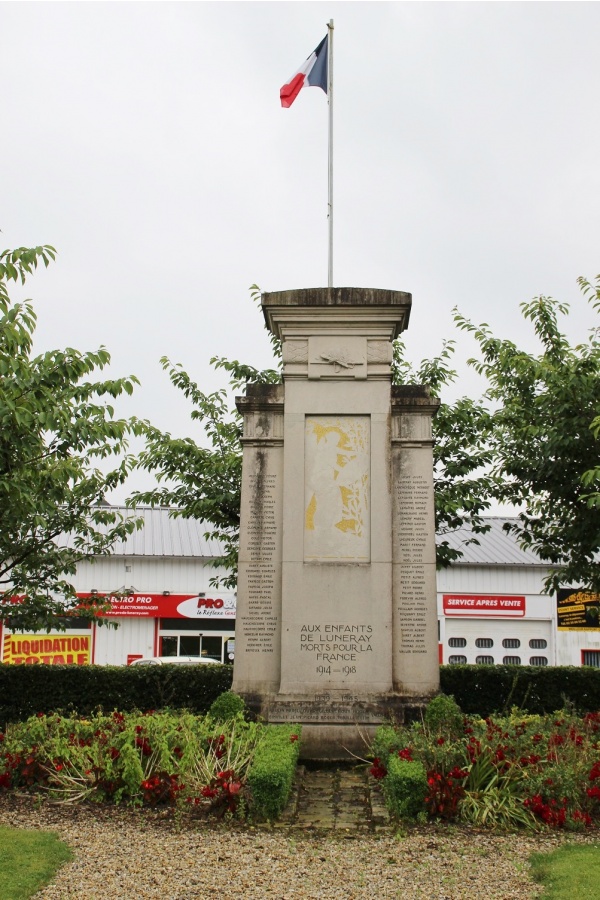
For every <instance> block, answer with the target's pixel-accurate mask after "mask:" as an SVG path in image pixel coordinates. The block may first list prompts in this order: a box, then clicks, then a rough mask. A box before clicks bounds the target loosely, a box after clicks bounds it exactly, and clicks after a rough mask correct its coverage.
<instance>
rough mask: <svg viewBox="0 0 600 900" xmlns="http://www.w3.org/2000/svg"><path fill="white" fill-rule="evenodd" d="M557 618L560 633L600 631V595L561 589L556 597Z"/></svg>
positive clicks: (575, 589)
mask: <svg viewBox="0 0 600 900" xmlns="http://www.w3.org/2000/svg"><path fill="white" fill-rule="evenodd" d="M556 618H557V628H558V630H559V631H598V630H600V594H592V593H590V592H589V591H580V590H579V589H578V588H561V589H560V590H559V591H558V593H557V596H556Z"/></svg>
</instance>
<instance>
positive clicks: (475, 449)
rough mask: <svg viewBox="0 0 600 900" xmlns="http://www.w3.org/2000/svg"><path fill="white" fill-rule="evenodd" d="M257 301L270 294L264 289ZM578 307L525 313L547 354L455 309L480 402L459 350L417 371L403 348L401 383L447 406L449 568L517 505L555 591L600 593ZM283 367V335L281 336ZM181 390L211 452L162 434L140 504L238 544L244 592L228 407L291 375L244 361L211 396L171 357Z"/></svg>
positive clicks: (596, 477) (399, 351)
mask: <svg viewBox="0 0 600 900" xmlns="http://www.w3.org/2000/svg"><path fill="white" fill-rule="evenodd" d="M579 283H580V285H581V287H582V289H583V292H584V294H586V295H587V296H588V298H589V299H590V300H591V302H592V305H593V306H594V308H595V309H596V310H600V276H599V277H598V279H597V280H596V284H595V285H592V284H590V283H588V282H587V281H585V280H584V279H580V280H579ZM251 290H252V293H253V298H254V299H255V300H258V299H259V298H260V292H259V291H258V289H257V288H256V286H253V288H252V289H251ZM567 311H568V308H567V306H566V305H564V304H560V303H557V302H556V301H555V300H552V299H550V298H547V297H538V298H536V299H534V300H532V301H530V302H528V303H523V304H522V305H521V312H522V315H523V318H524V320H525V322H526V323H531V324H532V325H533V328H534V331H535V334H536V335H537V338H538V340H539V342H540V346H541V352H540V353H539V354H538V355H536V354H529V353H526V352H525V351H523V350H521V349H519V348H518V346H517V345H516V344H515V343H514V342H512V341H509V340H505V339H501V338H498V337H496V335H495V334H494V332H493V331H492V329H491V328H490V327H489V326H488V325H487V324H483V325H479V326H476V325H473V324H472V323H471V322H470V321H469V320H468V319H466V318H464V317H463V316H461V315H460V314H459V313H458V312H456V313H455V321H456V324H457V326H458V328H459V329H461V330H463V331H467V332H469V333H470V334H471V335H472V336H473V337H474V338H475V341H476V343H477V345H478V350H479V357H478V358H476V359H471V360H469V362H470V364H471V365H472V366H473V367H474V368H475V369H476V371H477V372H478V373H479V374H480V375H481V376H482V377H483V378H484V379H485V380H486V381H487V390H486V391H485V393H484V395H483V397H482V398H481V399H480V400H477V401H476V400H473V399H471V398H469V397H460V398H459V399H457V400H455V401H453V402H449V401H448V400H447V399H445V398H446V396H447V394H448V392H449V388H450V386H451V385H452V384H453V383H454V382H455V381H456V378H457V374H456V371H455V370H454V369H453V368H452V358H453V354H454V353H455V349H456V348H455V342H454V341H446V342H445V343H444V345H443V347H442V350H441V352H440V353H439V354H438V355H437V356H435V357H433V358H432V359H429V360H427V359H425V360H422V361H421V362H420V363H419V364H418V365H416V366H414V365H411V363H410V362H409V361H408V360H407V358H406V348H405V345H404V343H403V341H401V340H399V341H396V342H395V345H394V359H393V364H392V381H393V383H395V384H425V385H428V386H429V388H430V391H431V393H432V395H433V396H435V397H440V398H441V399H442V402H441V405H440V408H439V412H438V414H437V416H436V417H435V419H434V421H433V436H434V484H435V504H436V530H437V533H438V536H439V537H440V539H439V540H438V550H437V553H438V558H437V561H438V565H439V566H446V565H449V564H450V563H452V562H453V561H455V560H456V559H459V558H460V557H461V556H462V551H461V550H458V549H456V548H453V547H451V546H450V544H449V542H448V541H447V540H446V539H445V538H444V535H447V534H448V533H450V532H453V531H456V530H457V529H460V528H465V526H466V530H465V534H466V535H467V537H465V543H468V542H469V541H477V534H478V533H482V532H484V531H486V530H487V527H488V526H487V525H486V520H485V513H486V512H489V510H490V506H491V504H492V502H499V503H502V504H509V505H512V506H514V507H516V509H517V511H518V519H517V521H516V522H515V523H513V524H512V525H510V526H508V527H510V528H511V529H512V530H513V531H514V533H515V534H516V536H517V538H518V540H519V541H520V543H521V544H522V545H523V546H527V547H530V548H531V549H532V550H534V551H535V552H536V553H537V554H538V555H539V557H540V559H541V560H542V561H544V562H547V563H549V564H550V565H551V566H552V567H553V570H552V573H551V576H550V577H549V579H548V582H547V589H549V590H554V589H556V588H557V587H558V585H559V584H576V585H580V586H582V587H590V588H592V589H594V590H599V589H600V574H599V571H598V553H599V550H600V520H599V518H598V513H597V508H598V506H600V465H598V460H599V452H598V451H599V447H600V443H599V438H600V339H599V336H598V335H599V330H598V329H596V330H594V331H592V332H591V334H590V336H589V339H588V340H587V341H586V342H584V343H581V344H577V345H575V346H571V345H570V343H569V342H568V340H567V338H566V337H565V335H564V334H563V333H562V332H561V330H560V328H559V316H561V315H565V314H566V313H567ZM271 343H272V345H273V350H274V355H275V357H276V358H277V360H278V363H279V365H280V360H281V353H280V347H279V344H278V342H277V339H276V338H274V337H273V336H271ZM162 362H163V366H164V368H165V369H166V370H167V371H168V372H169V377H170V379H171V382H172V383H173V384H174V385H175V387H177V388H179V389H180V390H182V391H183V392H184V394H185V396H186V397H187V398H188V399H190V400H191V402H192V404H193V406H194V409H193V411H192V414H191V415H192V419H194V420H195V421H197V422H199V423H200V424H202V425H203V426H204V428H205V431H206V435H207V438H208V443H209V446H208V447H199V446H197V444H196V442H195V441H194V440H192V439H190V438H188V439H184V440H178V439H175V438H172V437H171V435H168V434H167V435H165V434H162V433H161V432H160V431H159V430H158V429H151V430H150V432H149V441H148V444H147V447H146V450H145V452H144V453H143V454H142V458H141V464H142V466H143V467H144V468H145V469H147V470H148V471H153V472H154V473H155V474H156V475H157V477H158V478H159V480H160V481H161V484H160V486H159V487H157V488H156V489H155V490H154V491H146V492H143V493H138V494H137V495H135V499H136V500H137V501H138V502H146V503H150V504H162V505H168V506H173V507H176V510H175V514H176V515H182V516H185V517H194V518H200V519H203V520H205V521H206V522H208V523H210V524H211V526H212V527H211V530H210V531H208V532H207V537H211V538H216V539H218V540H219V541H220V542H221V543H222V546H223V547H224V553H223V556H222V557H220V558H219V559H218V560H216V564H219V565H225V566H226V567H228V569H229V571H230V575H229V578H228V579H227V582H228V583H229V584H230V585H233V584H234V583H235V575H236V566H237V544H238V536H239V505H240V486H241V442H240V438H241V435H242V422H241V419H240V417H239V414H238V413H237V410H236V409H235V408H234V407H233V406H232V405H231V404H230V403H229V402H228V397H229V396H230V394H231V392H232V391H233V392H235V391H238V390H240V389H242V388H243V387H244V386H245V384H246V383H248V382H263V383H265V382H266V383H275V382H277V381H279V380H280V379H281V373H280V368H278V369H267V370H265V371H259V370H257V369H254V368H253V367H251V366H246V365H243V364H241V363H240V362H238V361H235V360H234V361H228V360H226V359H222V358H214V359H212V360H211V363H212V364H213V365H214V366H215V368H217V369H223V370H224V371H225V372H226V373H227V375H228V376H229V390H226V389H223V390H220V391H217V392H215V393H214V394H204V393H203V392H202V391H201V390H200V389H199V388H198V386H197V385H196V384H195V383H194V382H193V381H192V380H191V379H190V378H189V376H188V375H187V374H186V373H185V371H184V370H183V369H182V367H181V366H173V365H172V364H171V363H170V362H169V361H168V360H167V359H163V361H162Z"/></svg>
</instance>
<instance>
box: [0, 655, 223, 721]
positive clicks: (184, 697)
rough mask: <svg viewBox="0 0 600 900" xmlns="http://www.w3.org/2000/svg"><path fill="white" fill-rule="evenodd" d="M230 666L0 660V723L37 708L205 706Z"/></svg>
mask: <svg viewBox="0 0 600 900" xmlns="http://www.w3.org/2000/svg"><path fill="white" fill-rule="evenodd" d="M232 678H233V667H232V666H169V665H164V666H46V665H34V666H15V665H9V664H1V663H0V728H2V727H3V726H4V725H6V723H7V722H22V721H25V719H28V718H29V716H32V715H35V714H36V713H52V712H64V713H70V712H76V713H77V714H78V715H80V716H83V717H85V716H89V715H91V714H92V713H93V712H95V711H97V710H103V711H104V712H111V711H112V710H114V709H118V710H120V711H121V712H127V711H131V710H135V709H139V710H141V711H142V712H144V711H146V710H149V709H187V710H189V711H190V712H193V713H205V712H208V710H209V708H210V705H211V703H213V701H214V700H216V698H217V697H218V696H219V695H220V694H222V693H223V692H224V691H228V690H229V689H230V688H231V682H232Z"/></svg>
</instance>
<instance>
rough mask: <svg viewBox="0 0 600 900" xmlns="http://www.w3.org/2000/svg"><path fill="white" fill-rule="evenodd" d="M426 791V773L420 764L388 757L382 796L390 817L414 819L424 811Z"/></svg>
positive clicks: (427, 787) (427, 786)
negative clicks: (390, 814)
mask: <svg viewBox="0 0 600 900" xmlns="http://www.w3.org/2000/svg"><path fill="white" fill-rule="evenodd" d="M428 790H429V785H428V783H427V773H426V771H425V768H424V766H423V765H422V764H421V763H420V762H416V761H412V760H411V761H408V760H405V759H398V757H397V756H390V757H389V759H388V760H387V774H386V776H385V778H384V780H383V794H384V796H385V802H386V805H387V807H388V809H389V810H390V812H391V813H392V815H394V816H396V817H397V818H398V819H416V818H417V816H418V815H419V813H421V812H422V811H423V809H424V801H425V797H426V796H427V792H428Z"/></svg>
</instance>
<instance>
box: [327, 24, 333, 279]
mask: <svg viewBox="0 0 600 900" xmlns="http://www.w3.org/2000/svg"><path fill="white" fill-rule="evenodd" d="M327 29H328V34H329V42H328V43H329V46H328V48H327V49H328V53H327V97H328V99H329V142H328V179H327V186H328V197H327V218H328V219H329V253H328V263H327V286H328V287H329V288H332V287H333V19H330V20H329V25H328V26H327Z"/></svg>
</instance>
